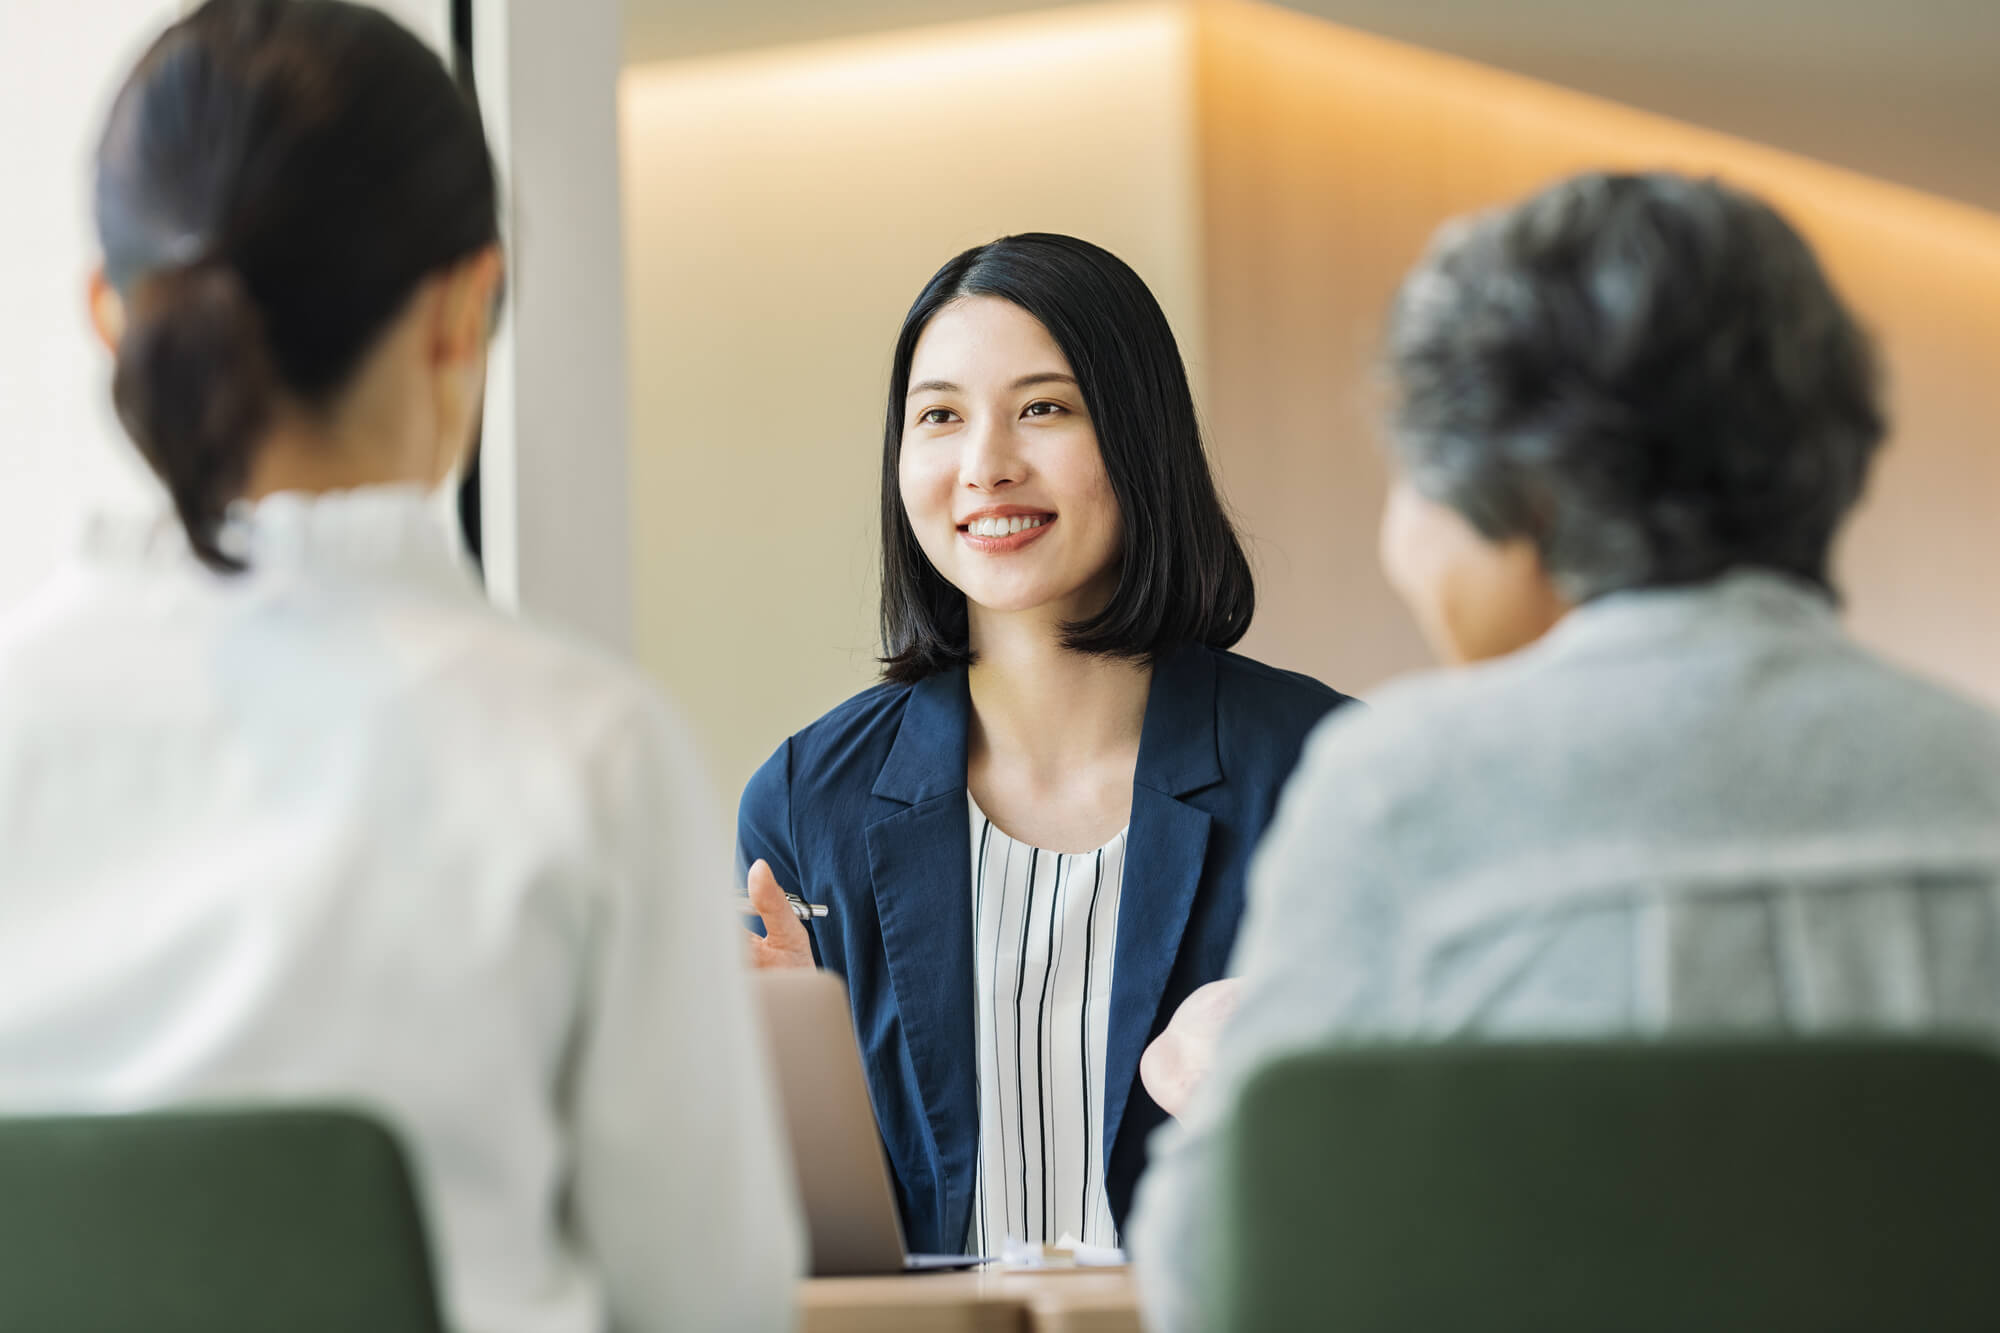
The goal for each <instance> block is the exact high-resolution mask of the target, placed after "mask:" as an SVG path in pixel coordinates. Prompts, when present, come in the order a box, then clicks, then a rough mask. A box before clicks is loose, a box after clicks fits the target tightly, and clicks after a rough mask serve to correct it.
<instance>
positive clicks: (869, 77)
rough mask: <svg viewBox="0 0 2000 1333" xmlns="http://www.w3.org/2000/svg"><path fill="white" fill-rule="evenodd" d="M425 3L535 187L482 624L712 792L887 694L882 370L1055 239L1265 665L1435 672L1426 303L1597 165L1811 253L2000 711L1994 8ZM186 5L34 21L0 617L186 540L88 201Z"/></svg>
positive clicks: (1998, 7) (509, 349)
mask: <svg viewBox="0 0 2000 1333" xmlns="http://www.w3.org/2000/svg"><path fill="white" fill-rule="evenodd" d="M390 7H391V8H394V9H396V10H397V11H398V12H399V13H401V14H402V15H403V16H404V17H406V18H407V19H409V21H410V22H412V23H413V24H414V25H416V26H418V27H419V28H420V29H421V30H424V31H426V32H427V34H428V35H430V36H432V38H433V40H435V41H437V42H438V43H439V45H440V47H441V49H444V50H450V49H451V48H452V46H453V45H454V41H455V40H456V43H457V44H458V45H460V46H463V47H464V52H463V55H462V57H461V59H462V61H463V63H464V64H465V66H466V70H467V73H468V75H469V76H472V77H476V81H477V85H478V88H479V94H480V98H481V102H482V106H483V108H484V110H485V113H486V115H487V119H488V125H489V129H490V130H491V131H492V134H493V137H494V140H495V144H496V151H497V152H498V154H499V156H500V158H501V163H502V169H503V172H504V173H505V175H506V178H507V182H508V186H509V190H510V195H511V196H512V197H511V200H510V205H511V213H512V218H511V224H512V233H511V236H510V240H511V242H512V245H513V251H514V262H515V265H516V270H517V272H516V275H515V280H514V288H513V295H512V300H511V304H510V310H509V316H508V329H507V332H506V335H505V337H504V338H503V345H502V346H501V347H500V348H499V349H498V350H497V351H496V357H495V384H494V388H493V397H492V399H491V401H490V403H489V416H488V431H487V454H486V456H485V459H484V462H483V463H482V476H481V477H480V478H479V480H478V482H477V483H476V488H475V492H474V494H475V496H476V498H477V499H478V500H479V502H480V503H479V508H480V509H481V512H482V515H483V523H482V527H483V529H484V536H485V545H486V552H485V554H486V566H487V574H488V579H489V584H490V585H491V586H492V587H493V590H494V593H495V596H496V598H497V599H498V600H500V601H502V602H503V603H506V604H509V605H516V606H519V607H521V608H522V609H523V610H524V611H526V612H527V613H528V614H531V615H536V616H539V617H542V618H546V619H549V620H552V621H555V622H558V623H562V624H565V625H567V626H569V627H571V628H573V629H575V630H577V631H579V632H582V633H584V634H587V635H590V636H592V637H594V638H596V639H598V640H600V641H602V642H604V643H605V644H606V645H608V646H609V647H610V648H611V649H612V650H614V651H619V652H629V653H631V654H633V655H634V656H636V658H637V660H638V661H639V662H640V663H641V664H642V665H643V666H644V667H645V668H646V669H647V670H648V671H650V672H651V673H652V674H654V675H655V676H657V677H658V678H659V679H660V680H661V681H662V682H663V683H664V684H666V685H667V686H668V687H669V688H671V689H672V690H673V691H674V692H675V693H676V694H677V695H679V696H680V698H681V699H682V700H683V701H684V702H685V703H686V704H687V705H688V707H689V711H690V712H691V714H692V715H693V716H694V718H695V721H696V724H697V726H698V728H699V729H700V731H701V733H702V737H703V740H704V743H705V744H706V746H707V749H708V752H709V758H710V762H711V766H712V768H713V770H714V774H715V779H716V787H717V791H718V795H719V797H720V799H722V800H723V801H726V802H729V803H731V804H733V802H734V798H735V795H736V793H737V791H738V790H740V787H741V784H742V782H743V780H744V779H745V778H746V777H747V776H748V774H749V772H750V771H751V769H752V768H754V767H755V765H756V764H757V763H758V762H760V761H761V760H762V759H763V758H764V757H765V756H766V755H767V754H769V753H770V751H771V750H772V749H773V748H774V747H775V746H776V745H777V744H778V743H779V741H780V740H782V738H783V737H784V736H785V735H787V734H788V733H790V732H791V731H793V730H795V729H796V728H798V727H799V726H801V725H803V724H804V723H806V722H808V721H810V720H811V719H812V718H813V717H815V716H816V715H818V713H820V712H821V711H823V710H824V709H825V708H827V707H829V706H831V705H832V704H834V703H836V702H838V701H839V700H840V699H842V698H844V697H845V696H846V695H848V694H850V693H852V692H854V691H855V690H857V689H860V688H863V687H865V686H866V685H868V684H869V683H870V682H871V681H872V680H873V679H874V676H875V665H874V656H875V653H876V648H877V643H876V631H875V609H874V598H875V564H876V555H875V546H876V531H875V505H876V496H877V488H878V484H879V483H878V468H879V466H880V455H881V445H882V439H881V435H882V419H883V412H884V395H885V392H886V381H887V373H888V362H889V353H890V350H891V343H892V340H893V338H894V335H895V332H896V328H897V325H898V323H899V321H900V319H901V316H902V313H903V311H904V309H905V308H906V307H907V305H908V304H909V302H910V301H911V299H912V298H913V297H914V296H915V295H916V293H917V291H918V289H919V288H920V287H921V286H922V284H923V282H924V280H925V279H926V278H927V277H928V276H929V275H930V274H931V272H932V271H933V270H935V269H936V268H937V267H938V266H939V265H940V264H942V263H943V262H944V261H945V260H946V259H948V258H949V257H950V256H951V255H953V254H954V253H956V252H957V251H959V250H961V249H963V248H965V247H966V246H969V245H974V244H977V243H979V242H982V241H986V240H990V239H992V238H993V237H995V236H998V235H1002V234H1005V233H1008V232H1013V231H1022V230H1054V231H1067V232H1073V233H1075V234H1078V235H1081V236H1084V237H1087V238H1089V239H1091V240H1094V241H1097V242H1098V243H1100V244H1103V245H1105V246H1107V247H1109V248H1110V249H1112V250H1114V251H1116V252H1117V253H1119V254H1120V255H1122V256H1123V257H1124V258H1126V259H1127V260H1128V261H1130V262H1131V263H1132V264H1133V266H1134V267H1135V268H1137V269H1138V270H1139V272H1140V273H1141V274H1142V275H1143V276H1144V277H1145V278H1146V280H1147V281H1148V282H1149V283H1150V284H1151V285H1152V287H1153V289H1154V291H1155V292H1156V294H1157V295H1158V296H1159V298H1160V300H1161V302H1162V304H1163V305H1164V306H1165V307H1166V310H1167V313H1168V315H1169V317H1170V318H1171V319H1172V321H1173V324H1174V327H1175V330H1176V332H1177V334H1178V336H1179V338H1180V341H1181V346H1182V349H1183V352H1184V353H1185V355H1186V357H1187V360H1188V363H1189V369H1190V372H1191V375H1192V378H1193V381H1194V385H1195V392H1196V396H1197V400H1198V403H1199V405H1200V408H1201V411H1202V416H1203V419H1204V422H1205V425H1206V428H1207V431H1208V438H1209V443H1210V447H1211V450H1212V453H1213V456H1214V459H1215V462H1216V466H1217V468H1218V470H1219V473H1220V476H1221V480H1222V483H1223V488H1224V491H1225V494H1226V496H1227V498H1228V500H1229V502H1230V503H1231V505H1232V507H1233V509H1234V510H1235V512H1236V515H1237V517H1238V519H1239V521H1240V523H1241V526H1242V528H1243V530H1244V532H1245V535H1246V537H1247V538H1248V540H1249V546H1250V550H1251V554H1252V559H1253V561H1254V562H1255V565H1256V568H1257V572H1258V576H1259V594H1260V610H1259V613H1258V616H1257V621H1256V624H1255V626H1254V628H1253V629H1252V631H1251V633H1250V636H1249V638H1248V639H1247V640H1246V641H1245V644H1244V645H1243V647H1244V650H1245V651H1247V652H1249V653H1251V654H1252V655H1254V656H1257V657H1260V658H1263V659H1265V660H1267V661H1271V662H1274V663H1276V664H1278V665H1281V666H1286V667H1291V668H1294V669H1298V670H1302V671H1307V672H1310V673H1312V674H1314V675H1316V676H1319V677H1320V678H1322V679H1324V680H1326V681H1327V682H1329V683H1330V684H1333V685H1335V686H1336V687H1338V688H1340V689H1343V690H1347V691H1350V692H1357V693H1361V694H1364V695H1365V694H1366V693H1367V692H1368V690H1369V689H1370V688H1371V687H1372V686H1373V685H1375V684H1376V683H1377V682H1379V681H1381V680H1382V679H1384V678H1385V677H1387V676H1390V675H1393V674H1395V673H1397V672H1399V671H1403V670H1406V669H1409V668H1411V667H1414V666H1417V665H1420V664H1422V663H1423V661H1424V660H1425V654H1424V652H1423V650H1422V647H1421V645H1420V643H1419V642H1418V640H1417V637H1416V634H1415V631H1414V628H1413V627H1412V625H1411V624H1410V622H1409V621H1408V619H1407V617H1406V616H1405V615H1404V613H1403V612H1402V610H1401V608H1400V607H1399V605H1397V604H1396V603H1395V602H1394V601H1393V599H1392V597H1391V595H1390V593H1389V591H1388V589H1387V587H1386V586H1385V585H1384V583H1383V581H1382V579H1381V577H1380V575H1379V574H1378V572H1377V571H1376V567H1375V562H1374V542H1375V519H1376V512H1377V508H1378V505H1379V502H1380V498H1381V493H1382V488H1383V485H1384V480H1385V477H1384V471H1383V467H1382V463H1381V461H1380V457H1379V450H1378V441H1377V436H1376V428H1375V426H1374V420H1375V415H1376V401H1375V395H1376V392H1377V389H1376V383H1375V376H1374V366H1375V361H1376V357H1377V347H1378V336H1379V329H1380V324H1381V320H1382V316H1383V314H1384V312H1385V311H1386V308H1387V304H1388V301H1389V298H1390V294H1391V292H1392V291H1393V289H1394V287H1395V285H1396V282H1397V280H1398V278H1399V277H1400V275H1401V273H1402V271H1403V270H1404V269H1405V268H1406V267H1407V266H1408V265H1409V264H1410V263H1411V262H1412V261H1413V260H1414V259H1415V258H1416V257H1417V255H1418V254H1419V252H1420V251H1421V250H1422V248H1423V246H1424V245H1425V243H1426V241H1427V239H1428V237H1429V235H1430V233H1431V232H1432V230H1433V229H1434V228H1435V227H1436V225H1437V224H1438V223H1439V222H1440V221H1441V220H1443V219H1444V218H1446V217H1449V216H1451V215H1453V214H1455V213H1459V212H1463V211H1465V210H1467V209H1471V208H1477V207H1480V206H1483V205H1487V204H1491V203H1495V202H1499V201H1503V200H1508V199H1512V198H1514V197H1517V196H1519V195H1521V194H1524V193H1526V192H1527V191H1529V190H1531V189H1533V188H1535V187H1536V186H1538V185H1540V184H1542V183H1543V182H1545V181H1547V180H1548V179H1550V178H1551V177H1553V176H1556V175H1558V174H1562V173H1565V172H1569V171H1572V170H1577V169H1581V168H1585V167H1603V166H1627V167H1651V166H1671V167H1676V168H1680V169H1685V170H1694V171H1701V172H1712V173H1716V174H1719V175H1721V176H1723V177H1725V178H1727V179H1729V180H1731V181H1733V182H1735V183H1737V184H1739V185H1742V186H1745V187H1747V188H1750V189H1752V190H1755V191H1757V192H1759V193H1761V194H1763V195H1765V196H1766V197H1768V198H1770V199H1771V200H1772V201H1773V202H1775V203H1776V204H1777V205H1778V206H1779V207H1781V208H1782V209H1783V210H1784V211H1785V212H1787V213H1788V215H1789V216H1791V218H1792V219H1793V220H1794V222H1795V223H1797V224H1798V225H1799V226H1800V227H1801V229H1802V230H1804V231H1805V232H1806V233H1807V235H1808V236H1809V238H1810V239H1811V240H1812V241H1813V242H1814V243H1815V244H1816V245H1817V246H1818V247H1819V248H1820V252H1821V254H1822V256H1823V258H1824V259H1825V260H1826V262H1827V264H1828V266H1829V267H1830V269H1831V270H1832V272H1833V276H1834V278H1835V280H1836V282H1837V283H1838V285H1839V286H1840V287H1841V289H1842V291H1843V292H1844V293H1845V295H1846V296H1847V298H1848V299H1849V301H1850V302H1851V303H1852V304H1853V305H1854V306H1855V307H1856V309H1857V310H1858V311H1859V313H1860V314H1861V316H1862V318H1863V319H1864V321H1865V322H1866V323H1867V324H1868V325H1869V326H1870V327H1871V328H1872V329H1873V330H1874V331H1875V333H1876V335H1877V337H1878V338H1879V340H1880V342H1881V344H1882V348H1883V351H1884V354H1885V360H1886V362H1887V366H1888V371H1889V375H1890V383H1891V393H1892V403H1893V406H1894V413H1895V431H1894V435H1893V437H1892V441H1891V446H1890V448H1889V450H1888V452H1887V453H1886V454H1885V456H1884V458H1883V461H1882V464H1881V466H1880V468H1879V470H1878V472H1877V474H1876V478H1875V482H1874V485H1873V488H1872V491H1871V494H1870V497H1869V499H1868V501H1867V503H1866V507H1865V509H1864V511H1863V513H1862V515H1861V517H1860V519H1859V520H1858V521H1857V522H1856V524H1855V525H1854V527H1853V529H1852V531H1851V533H1850V535H1849V538H1848V540H1847V542H1846V544H1845V548H1844V551H1843V555H1842V562H1841V579H1842V582H1843V585H1844V587H1845V589H1846V591H1847V593H1848V595H1849V612H1850V618H1851V622H1852V623H1853V625H1854V626H1855V628H1856V629H1857V631H1858V632H1859V633H1860V634H1861V635H1862V637H1863V638H1865V639H1866V640H1868V641H1869V642H1870V643H1872V644H1874V645H1875V646H1877V647H1879V648H1881V649H1883V650H1885V651H1886V652H1888V653H1889V654H1890V655H1891V656H1893V657H1895V658H1897V659H1899V660H1901V661H1903V662H1905V663H1908V664H1911V665H1913V666H1915V667H1917V668H1919V669H1921V670H1923V671H1925V672H1927V673H1929V674H1931V675H1933V676H1935V677H1939V678H1942V679H1945V680H1947V681H1950V682H1952V683H1954V684H1956V685H1957V686H1958V687H1960V688H1961V689H1963V690H1966V691H1969V692H1971V693H1973V694H1976V695H1978V696H1981V697H1983V698H1984V699H1986V700H1987V701H1988V702H1991V703H1995V704H2000V591H1996V588H1995V586H1994V585H1995V582H1996V580H2000V438H1996V431H2000V154H1996V153H1995V152H1994V151H1993V148H1992V143H1993V133H1994V127H1995V126H2000V77H1997V76H1996V74H1995V71H1996V69H2000V4H1994V3H1991V0H1902V3H1899V4H1896V5H1893V6H1891V5H1884V4H1880V3H1871V2H1870V0H1733V2H1730V0H1680V2H1679V3H1676V4H1674V5H1659V4H1650V3H1649V4H1640V3H1628V2H1627V0H1508V2H1506V3H1501V2H1500V0H1403V2H1402V3H1396V2H1394V0H1301V2H1300V3H1297V4H1290V5H1272V4H1261V3H1248V2H1246V0H1206V2H1199V3H1142V4H1111V5H1104V4H1071V5H1057V6H1054V7H1050V6H1049V5H1048V4H1047V3H1046V2H1045V0H1044V3H1040V4H1034V5H1026V4H1006V3H993V2H992V0H730V2H729V3H707V2H703V0H627V3H626V5H625V7H624V8H623V10H622V11H621V10H619V9H618V8H617V7H616V6H615V5H610V4H605V3H601V0H570V2H568V3H562V4H557V3H555V2H554V0H469V2H468V0H459V2H458V3H457V4H453V3H450V0H396V3H394V4H393V5H391V6H390ZM177 8H178V6H177V5H176V4H174V3H172V2H171V0H165V2H163V0H87V3H78V2H77V0H5V4H4V5H0V60H4V61H5V62H6V75H7V77H6V78H5V79H4V80H0V111H4V115H5V124H6V126H7V133H6V134H5V136H4V143H3V144H0V154H4V157H0V180H4V181H5V182H6V186H7V192H8V205H7V208H6V209H5V210H4V211H3V212H0V291H4V292H5V293H6V295H7V308H6V313H5V315H4V316H0V607H4V606H5V605H7V604H9V603H11V602H12V601H14V600H15V599H17V598H18V597H19V596H21V595H22V593H23V592H24V591H25V590H26V589H27V588H28V587H30V586H31V585H32V584H33V582H34V581H35V580H36V579H37V578H39V577H41V576H43V575H44V574H45V573H46V572H47V570H48V569H49V568H51V567H52V566H53V565H54V564H55V562H56V560H57V559H58V558H59V556H60V554H61V553H62V551H63V550H64V549H66V547H67V546H68V545H69V544H70V543H71V542H72V541H73V539H74V538H73V534H74V530H75V528H76V527H77V525H78V524H79V523H80V522H81V521H82V516H83V515H84V514H85V513H86V512H88V511H89V510H91V509H93V508H97V507H102V506H106V505H109V506H113V507H124V506H130V505H136V504H141V503H146V502H148V500H149V491H148V488H147V484H146V482H145V480H144V478H143V476H142V475H141V474H140V473H139V472H138V469H137V468H136V466H135V465H134V464H133V463H132V462H131V461H130V460H129V458H128V452H129V451H127V450H126V449H125V448H124V446H123V445H122V443H121V442H120V441H119V439H118V437H117V435H116V431H115V425H114V423H113V422H112V421H111V419H110V413H109V409H108V407H107V406H105V397H106V395H105V392H104V388H105V385H104V381H105V377H106V375H107V373H108V363H107V362H106V361H105V359H104V358H103V357H102V356H101V354H100V353H98V352H97V350H96V349H95V348H94V347H92V346H91V345H90V343H89V341H88V336H87V333H86V330H85V324H84V318H83V301H82V290H83V287H82V284H83V275H84V274H85V272H86V271H87V268H88V265H89V262H90V244H89V231H88V225H87V224H88V209H87V161H88V153H89V149H90V147H91V137H92V136H93V135H94V133H95V131H96V126H97V122H98V120H99V118H100V117H101V115H102V112H103V109H104V106H105V104H106V102H107V99H108V97H109V94H110V91H111V89H112V84H113V81H114V80H115V78H116V77H117V76H118V75H119V73H121V72H122V70H123V68H124V67H125V66H126V65H127V64H128V63H129V61H130V60H131V59H132V57H133V56H134V55H135V54H136V52H137V50H138V49H140V46H141V44H142V43H143V41H144V40H145V39H146V38H147V37H149V36H150V34H151V32H152V31H154V30H156V28H157V27H158V25H159V24H161V23H163V22H164V21H166V20H167V19H168V18H171V16H172V15H173V13H174V12H175V10H176V9H177ZM28 53H32V54H31V55H30V54H28Z"/></svg>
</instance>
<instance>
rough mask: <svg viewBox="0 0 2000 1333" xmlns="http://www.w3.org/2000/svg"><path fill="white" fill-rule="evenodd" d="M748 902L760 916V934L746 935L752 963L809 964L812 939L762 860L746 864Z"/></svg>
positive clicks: (811, 962)
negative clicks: (762, 927) (748, 880)
mask: <svg viewBox="0 0 2000 1333" xmlns="http://www.w3.org/2000/svg"><path fill="white" fill-rule="evenodd" d="M750 906H751V907H752V908H754V909H755V910H756V912H757V915H758V916H760V917H763V918H764V938H762V939H758V938H757V937H756V936H755V935H752V936H751V937H750V966H752V967H811V966H812V965H813V950H812V939H811V937H810V936H808V935H807V934H806V928H805V925H804V924H803V923H802V922H800V920H799V919H798V918H797V917H796V916H794V915H792V905H791V903H790V902H789V901H787V900H786V898H785V891H784V890H783V889H782V888H780V887H779V886H778V877H777V876H776V875H773V874H772V873H771V867H770V866H768V865H766V864H765V863H764V862H763V861H759V862H757V864H756V865H753V866H751V867H750Z"/></svg>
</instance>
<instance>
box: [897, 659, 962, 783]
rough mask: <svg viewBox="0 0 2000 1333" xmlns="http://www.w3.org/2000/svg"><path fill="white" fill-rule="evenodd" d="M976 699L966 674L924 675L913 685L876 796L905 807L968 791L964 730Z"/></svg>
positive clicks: (956, 672) (959, 672) (951, 672)
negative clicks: (967, 681)
mask: <svg viewBox="0 0 2000 1333" xmlns="http://www.w3.org/2000/svg"><path fill="white" fill-rule="evenodd" d="M971 717H972V695H971V692H970V690H969V689H968V687H967V685H966V676H965V672H964V671H944V672H940V673H938V674H937V675H935V676H926V677H924V679H922V680H920V681H918V682H917V683H916V684H915V685H913V686H911V687H910V699H909V702H908V703H907V704H905V705H904V706H903V721H902V724H901V725H900V726H899V727H898V728H897V729H896V741H895V744H893V745H891V746H890V747H889V757H888V759H886V760H885V761H883V764H882V771H881V772H880V773H878V774H876V776H875V786H874V788H873V791H874V794H875V795H877V796H881V797H884V798H886V799H888V800H891V801H901V802H902V803H903V804H904V805H919V804H921V803H923V802H924V801H928V800H932V799H934V798H936V797H939V796H944V795H948V794H949V793H951V792H958V791H964V790H965V728H966V723H967V722H968V721H970V720H971Z"/></svg>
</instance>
